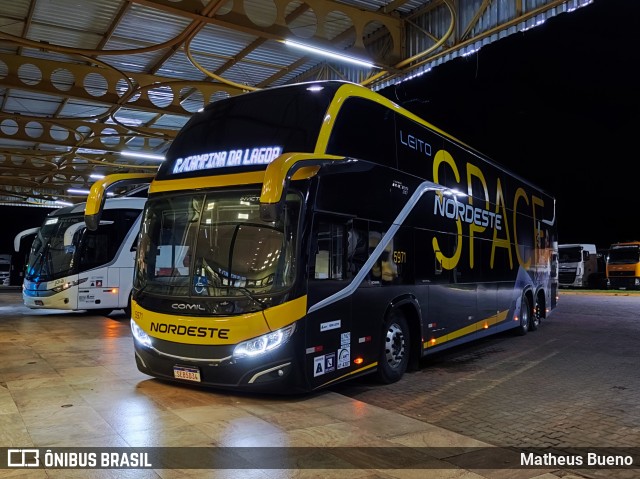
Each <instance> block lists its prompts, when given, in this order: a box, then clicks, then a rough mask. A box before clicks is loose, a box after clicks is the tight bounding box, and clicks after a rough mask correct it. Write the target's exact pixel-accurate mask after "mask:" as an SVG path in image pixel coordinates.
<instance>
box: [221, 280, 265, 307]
mask: <svg viewBox="0 0 640 479" xmlns="http://www.w3.org/2000/svg"><path fill="white" fill-rule="evenodd" d="M229 288H230V289H237V290H238V291H240V292H241V293H242V294H244V295H245V296H246V297H247V298H249V299H250V300H252V301H253V302H254V303H256V304H257V305H258V307H259V308H260V311H264V310H265V309H266V307H265V305H264V304H262V301H260V300H259V299H258V298H256V297H255V296H254V295H253V293H251V291H249V290H248V289H247V288H245V287H244V286H230V287H229Z"/></svg>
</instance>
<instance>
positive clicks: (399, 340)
mask: <svg viewBox="0 0 640 479" xmlns="http://www.w3.org/2000/svg"><path fill="white" fill-rule="evenodd" d="M384 351H385V357H386V359H387V363H388V364H389V366H391V367H392V368H397V367H398V366H400V364H401V363H402V360H403V359H404V356H405V353H406V350H405V344H404V334H403V333H402V328H400V326H398V325H397V324H395V323H394V324H392V325H390V326H389V329H388V330H387V338H386V343H385V349H384Z"/></svg>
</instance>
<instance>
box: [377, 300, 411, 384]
mask: <svg viewBox="0 0 640 479" xmlns="http://www.w3.org/2000/svg"><path fill="white" fill-rule="evenodd" d="M409 345H410V339H409V325H408V324H407V320H406V318H405V317H404V315H403V314H402V313H401V312H399V311H393V312H392V313H391V314H389V315H388V316H387V318H386V319H385V321H384V324H383V327H382V338H381V345H380V356H379V357H378V370H377V375H378V379H379V381H380V382H382V383H383V384H391V383H394V382H396V381H399V380H400V378H401V377H402V376H403V374H404V373H405V371H406V370H407V366H408V364H409V349H410V347H409Z"/></svg>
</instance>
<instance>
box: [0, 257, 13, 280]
mask: <svg viewBox="0 0 640 479" xmlns="http://www.w3.org/2000/svg"><path fill="white" fill-rule="evenodd" d="M10 272H11V255H10V254H0V286H9V274H10Z"/></svg>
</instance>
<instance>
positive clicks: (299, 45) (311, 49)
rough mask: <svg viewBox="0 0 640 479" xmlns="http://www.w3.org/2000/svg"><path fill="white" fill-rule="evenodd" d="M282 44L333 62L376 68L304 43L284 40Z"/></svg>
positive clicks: (355, 59) (347, 56)
mask: <svg viewBox="0 0 640 479" xmlns="http://www.w3.org/2000/svg"><path fill="white" fill-rule="evenodd" d="M284 44H285V45H288V46H290V47H294V48H298V49H300V50H305V51H307V52H310V53H315V54H317V55H322V56H325V57H329V58H333V59H334V60H340V61H343V62H349V63H354V64H356V65H360V66H361V67H366V68H376V66H375V65H374V64H373V63H371V62H368V61H365V60H360V59H358V58H354V57H350V56H349V55H343V54H342V53H335V52H331V51H329V50H325V49H323V48H317V47H312V46H309V45H305V44H304V43H298V42H294V41H291V40H284Z"/></svg>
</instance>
